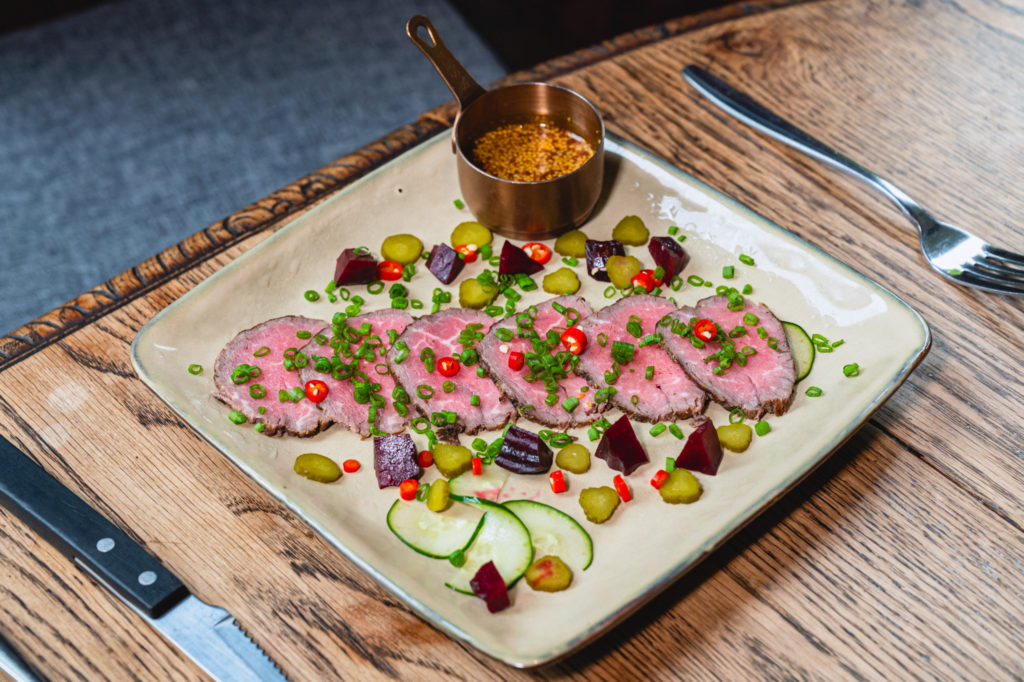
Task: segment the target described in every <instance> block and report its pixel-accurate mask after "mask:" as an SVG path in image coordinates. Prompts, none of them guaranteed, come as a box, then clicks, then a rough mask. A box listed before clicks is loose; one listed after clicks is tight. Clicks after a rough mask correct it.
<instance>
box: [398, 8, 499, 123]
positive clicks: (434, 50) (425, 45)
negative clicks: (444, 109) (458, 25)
mask: <svg viewBox="0 0 1024 682" xmlns="http://www.w3.org/2000/svg"><path fill="white" fill-rule="evenodd" d="M421 28H423V29H426V31H427V36H429V38H430V40H427V39H426V38H424V37H423V35H421V33H420V29H421ZM405 33H406V35H408V36H409V40H411V41H412V42H413V44H414V45H415V46H416V47H418V48H419V49H420V52H422V53H423V55H424V56H425V57H426V58H427V59H428V60H429V61H430V63H431V64H433V65H434V68H435V69H437V72H438V73H439V74H441V78H442V79H443V80H444V83H445V85H447V86H448V89H449V90H451V91H452V94H453V95H455V99H456V100H458V102H459V110H460V111H465V109H466V107H467V106H469V104H470V102H472V101H473V100H475V99H476V98H477V97H479V96H480V95H482V94H484V92H485V90H484V89H483V88H482V87H480V84H479V83H477V82H476V81H475V80H473V77H472V76H471V75H469V72H468V71H466V68H465V67H464V66H462V64H461V63H459V60H458V59H456V58H455V56H454V55H453V54H452V53H451V52H450V51H449V50H448V47H447V46H446V45H445V44H444V41H443V40H441V34H439V33H438V32H437V29H436V28H434V24H432V23H431V22H430V19H427V18H426V17H425V16H423V15H421V14H417V15H416V16H414V17H413V18H412V19H410V20H409V22H408V23H407V24H406V25H405Z"/></svg>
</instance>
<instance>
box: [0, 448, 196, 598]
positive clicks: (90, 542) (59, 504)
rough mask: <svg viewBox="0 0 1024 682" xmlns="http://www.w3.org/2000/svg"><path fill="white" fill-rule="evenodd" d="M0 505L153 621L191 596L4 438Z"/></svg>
mask: <svg viewBox="0 0 1024 682" xmlns="http://www.w3.org/2000/svg"><path fill="white" fill-rule="evenodd" d="M0 504H2V505H3V506H5V507H7V509H9V510H10V511H11V512H12V513H13V514H14V515H15V516H17V517H18V518H20V519H21V520H22V521H24V522H25V523H26V524H27V525H28V526H29V527H30V528H32V530H34V531H35V532H36V533H38V534H39V535H41V536H42V537H43V539H45V540H46V541H47V542H49V543H50V544H51V545H53V546H54V547H55V548H57V549H58V550H60V552H61V554H63V555H64V556H66V557H67V558H68V559H70V560H71V561H73V562H75V563H78V564H79V565H80V567H81V568H84V569H85V570H86V571H87V572H89V573H91V574H92V575H93V576H94V577H96V578H98V579H99V581H100V582H101V583H103V584H104V585H105V586H106V587H107V588H108V589H110V590H112V591H114V592H116V593H117V594H118V595H119V596H120V597H121V598H123V599H125V600H126V601H128V602H129V603H130V604H132V605H133V606H135V607H136V608H138V609H139V610H140V611H142V612H143V613H144V614H145V615H147V616H149V617H150V618H159V617H160V616H161V615H163V614H164V613H165V612H166V611H167V610H168V609H169V608H171V607H172V606H174V605H175V604H177V603H178V602H179V601H181V600H182V599H184V598H185V597H186V596H188V590H187V589H186V588H185V586H184V585H183V584H182V583H181V581H179V580H178V579H177V578H176V577H174V574H172V573H171V572H170V571H168V570H167V569H166V568H164V567H163V566H162V565H161V564H160V562H159V561H157V560H156V559H155V558H153V556H151V555H150V554H149V553H148V552H146V550H144V549H142V547H140V546H139V545H137V544H136V543H135V541H133V540H132V539H131V538H130V537H128V536H127V535H125V534H124V533H123V532H122V531H120V530H119V529H118V528H117V527H116V526H114V524H112V523H110V522H109V521H107V520H106V519H105V518H103V516H101V515H100V514H99V512H97V511H96V510H94V509H93V508H92V507H90V506H89V505H87V504H86V503H85V502H83V501H82V500H81V499H80V498H78V497H77V496H76V495H75V494H74V493H72V492H71V491H70V490H68V489H67V488H65V487H64V486H63V485H62V484H61V483H60V482H59V481H58V480H57V479H55V478H53V477H52V476H50V475H49V474H48V473H46V472H45V471H44V470H43V469H42V468H41V467H39V466H38V465H37V464H36V463H35V462H33V461H32V460H31V459H29V458H28V457H27V456H26V455H25V454H23V453H22V452H21V451H20V450H18V449H17V448H16V447H14V446H13V445H12V444H11V443H10V442H8V441H7V440H6V439H5V438H3V437H0Z"/></svg>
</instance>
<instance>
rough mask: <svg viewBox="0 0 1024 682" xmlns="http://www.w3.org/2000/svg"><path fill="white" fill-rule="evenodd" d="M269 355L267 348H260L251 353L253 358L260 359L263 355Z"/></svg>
mask: <svg viewBox="0 0 1024 682" xmlns="http://www.w3.org/2000/svg"><path fill="white" fill-rule="evenodd" d="M269 354H270V348H269V347H267V346H260V347H259V348H257V349H256V350H255V352H253V357H257V358H262V357H263V356H264V355H269Z"/></svg>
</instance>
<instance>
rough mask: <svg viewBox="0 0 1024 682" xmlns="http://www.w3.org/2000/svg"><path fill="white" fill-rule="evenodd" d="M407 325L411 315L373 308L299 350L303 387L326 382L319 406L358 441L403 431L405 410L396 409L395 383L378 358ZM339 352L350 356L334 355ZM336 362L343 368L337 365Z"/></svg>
mask: <svg viewBox="0 0 1024 682" xmlns="http://www.w3.org/2000/svg"><path fill="white" fill-rule="evenodd" d="M411 323H412V317H411V316H410V315H409V314H408V313H406V312H405V311H404V310H392V309H390V308H388V309H385V310H377V311H374V312H372V313H365V314H363V315H357V316H354V317H350V318H348V319H346V320H345V322H344V324H342V325H340V326H338V327H336V328H334V331H333V332H332V331H331V330H328V331H327V332H326V333H325V334H323V335H321V336H320V337H319V338H316V337H314V338H313V339H311V340H310V342H309V343H308V344H307V345H306V346H305V347H303V348H301V349H300V352H302V353H304V354H305V355H306V356H307V358H308V361H307V363H306V366H305V367H303V368H302V369H301V370H300V376H301V379H302V381H303V383H305V382H307V381H310V380H312V379H319V380H321V381H323V382H324V383H325V384H327V397H326V398H324V399H323V400H322V401H321V402H320V403H319V407H320V409H321V410H322V411H323V412H324V415H325V416H326V417H327V418H328V419H330V420H332V421H334V422H337V423H338V424H341V425H342V426H344V427H345V428H347V429H349V430H350V431H355V432H356V433H358V434H359V435H360V436H362V437H363V438H366V437H367V436H369V435H371V434H374V435H379V434H392V433H400V432H402V431H403V430H405V427H406V426H407V425H408V424H409V419H408V416H407V415H408V409H407V408H405V407H402V408H397V407H396V401H395V396H394V390H395V380H394V377H392V376H391V372H390V370H389V369H388V366H387V364H386V362H385V360H384V355H385V353H386V352H387V349H388V348H389V347H390V345H391V344H390V339H391V338H392V337H397V336H398V335H399V334H401V333H402V330H404V329H405V328H406V327H407V326H409V324H411ZM389 332H390V334H389ZM341 348H347V349H348V350H350V351H352V352H351V354H350V355H347V354H339V350H340V349H341ZM335 357H337V359H336V360H335V359H334V358H335ZM341 362H343V363H344V364H345V365H347V367H341V365H340V363H341ZM332 363H333V364H332ZM352 363H356V364H355V365H353V364H352ZM361 383H362V384H363V386H362V387H360V384H361ZM367 384H368V385H369V390H368V389H367V387H366V385H367ZM374 385H379V387H380V388H379V390H376V391H374V390H372V389H373V386H374ZM371 394H372V395H371ZM371 407H372V408H373V410H372V416H373V420H372V421H371V420H370V416H371V410H370V408H371ZM403 412H404V413H405V414H404V415H403V414H402V413H403Z"/></svg>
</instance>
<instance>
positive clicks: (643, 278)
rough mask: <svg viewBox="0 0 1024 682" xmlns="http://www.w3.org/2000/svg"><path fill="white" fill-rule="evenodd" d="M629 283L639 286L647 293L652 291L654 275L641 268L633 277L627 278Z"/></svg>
mask: <svg viewBox="0 0 1024 682" xmlns="http://www.w3.org/2000/svg"><path fill="white" fill-rule="evenodd" d="M629 283H630V284H632V285H633V286H634V287H640V288H641V289H643V290H644V291H646V292H647V293H650V292H652V291H654V287H655V286H656V285H655V283H654V277H653V276H651V275H649V274H648V272H647V270H641V271H640V272H638V273H636V274H635V275H633V279H631V280H629Z"/></svg>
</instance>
